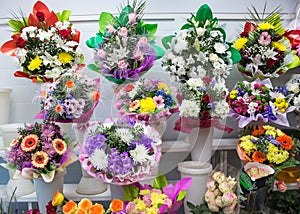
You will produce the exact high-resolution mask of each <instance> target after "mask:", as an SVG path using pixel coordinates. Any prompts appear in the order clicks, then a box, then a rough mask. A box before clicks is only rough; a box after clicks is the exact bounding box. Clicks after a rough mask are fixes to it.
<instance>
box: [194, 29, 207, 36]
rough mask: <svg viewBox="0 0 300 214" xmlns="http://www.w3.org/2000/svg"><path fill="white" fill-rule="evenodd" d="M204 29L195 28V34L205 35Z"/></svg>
mask: <svg viewBox="0 0 300 214" xmlns="http://www.w3.org/2000/svg"><path fill="white" fill-rule="evenodd" d="M205 31H206V29H205V28H202V27H197V28H196V32H197V35H198V36H203V35H204V34H205Z"/></svg>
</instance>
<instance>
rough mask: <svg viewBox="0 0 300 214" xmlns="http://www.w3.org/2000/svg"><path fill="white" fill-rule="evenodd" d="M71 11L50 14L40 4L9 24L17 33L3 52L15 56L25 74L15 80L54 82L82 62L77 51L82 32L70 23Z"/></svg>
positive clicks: (81, 57)
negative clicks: (21, 78)
mask: <svg viewBox="0 0 300 214" xmlns="http://www.w3.org/2000/svg"><path fill="white" fill-rule="evenodd" d="M70 14H71V11H69V10H64V11H62V12H61V13H55V12H54V11H50V10H49V9H48V7H47V6H46V5H45V4H44V3H42V2H41V1H37V2H36V3H35V4H34V6H33V12H32V13H31V14H30V15H29V16H28V17H24V16H23V14H22V16H23V17H21V18H19V17H18V16H17V15H15V16H16V19H11V20H9V21H8V25H9V26H10V27H12V29H13V30H14V34H13V35H12V40H9V41H8V42H5V43H4V44H3V45H2V46H1V48H0V51H1V52H2V53H4V54H6V55H9V56H14V57H16V61H17V63H18V65H19V66H20V67H22V71H16V72H15V73H14V75H15V76H16V77H25V78H29V79H32V82H49V81H50V82H51V81H53V80H54V79H57V78H59V77H60V75H61V74H62V73H63V72H65V71H66V70H67V69H70V68H72V67H77V66H78V65H80V64H82V62H83V54H82V53H81V50H80V49H79V48H78V44H79V38H80V32H79V31H78V30H77V29H76V28H75V27H74V25H73V24H72V23H71V22H70V21H69V16H70Z"/></svg>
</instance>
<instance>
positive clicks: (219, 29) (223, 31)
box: [216, 28, 226, 41]
mask: <svg viewBox="0 0 300 214" xmlns="http://www.w3.org/2000/svg"><path fill="white" fill-rule="evenodd" d="M216 30H218V31H220V32H221V33H222V34H223V37H224V41H225V40H226V32H225V30H224V29H223V28H216Z"/></svg>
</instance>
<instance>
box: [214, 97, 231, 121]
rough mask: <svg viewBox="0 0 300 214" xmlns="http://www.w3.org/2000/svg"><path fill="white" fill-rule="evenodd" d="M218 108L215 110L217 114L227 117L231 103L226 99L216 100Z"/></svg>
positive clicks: (223, 117) (222, 117)
mask: <svg viewBox="0 0 300 214" xmlns="http://www.w3.org/2000/svg"><path fill="white" fill-rule="evenodd" d="M216 104H217V105H216V109H215V112H216V114H217V115H219V116H220V118H221V119H225V118H226V117H227V114H228V112H229V105H228V103H227V102H226V101H225V100H221V101H218V102H216Z"/></svg>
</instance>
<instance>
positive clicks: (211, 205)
mask: <svg viewBox="0 0 300 214" xmlns="http://www.w3.org/2000/svg"><path fill="white" fill-rule="evenodd" d="M207 205H208V209H210V210H211V211H213V212H219V207H218V206H217V205H216V202H215V201H210V202H207Z"/></svg>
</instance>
